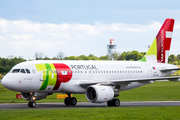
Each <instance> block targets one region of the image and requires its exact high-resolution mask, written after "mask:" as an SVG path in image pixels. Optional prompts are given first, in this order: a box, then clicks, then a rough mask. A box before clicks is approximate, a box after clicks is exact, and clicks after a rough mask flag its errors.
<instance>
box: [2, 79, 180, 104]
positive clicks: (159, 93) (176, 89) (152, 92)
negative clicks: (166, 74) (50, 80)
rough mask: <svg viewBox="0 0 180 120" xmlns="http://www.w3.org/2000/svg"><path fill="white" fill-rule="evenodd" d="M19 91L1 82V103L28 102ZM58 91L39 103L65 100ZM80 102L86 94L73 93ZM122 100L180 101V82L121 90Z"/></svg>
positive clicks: (84, 99)
mask: <svg viewBox="0 0 180 120" xmlns="http://www.w3.org/2000/svg"><path fill="white" fill-rule="evenodd" d="M16 94H19V92H14V91H10V90H8V89H6V88H4V87H3V86H2V85H1V84H0V103H27V102H28V101H25V100H23V99H16ZM57 94H58V93H54V94H53V95H49V96H48V97H47V98H46V99H42V100H39V101H37V103H47V102H49V103H51V102H63V101H64V100H63V99H56V96H57ZM73 96H74V97H76V98H77V100H78V102H87V100H86V97H85V95H84V94H73ZM118 98H119V99H120V100H121V101H180V82H169V81H157V82H155V83H154V84H148V85H145V86H142V87H139V88H135V89H131V90H126V91H121V92H120V95H119V97H118Z"/></svg>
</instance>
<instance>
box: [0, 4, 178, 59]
mask: <svg viewBox="0 0 180 120" xmlns="http://www.w3.org/2000/svg"><path fill="white" fill-rule="evenodd" d="M179 5H180V1H179V0H171V1H170V0H151V1H149V0H111V1H109V0H98V1H97V0H67V1H62V0H46V1H45V0H31V1H30V0H0V57H3V58H7V57H9V56H14V57H23V58H24V59H34V57H35V55H34V53H35V52H41V53H44V56H47V57H50V58H53V57H56V56H57V54H58V52H63V53H64V55H65V56H71V55H73V56H79V55H89V54H94V55H95V56H98V57H99V56H102V55H103V56H104V55H106V54H107V44H109V40H110V39H114V44H116V45H117V47H116V52H118V53H122V52H124V51H133V50H137V51H139V52H146V51H147V50H148V45H150V44H151V43H152V42H153V40H154V38H155V37H156V34H157V33H158V31H159V29H160V27H161V25H162V24H163V22H164V20H165V19H166V18H173V19H175V26H174V32H173V39H172V43H171V51H170V54H174V55H177V54H180V47H179V45H180V7H179Z"/></svg>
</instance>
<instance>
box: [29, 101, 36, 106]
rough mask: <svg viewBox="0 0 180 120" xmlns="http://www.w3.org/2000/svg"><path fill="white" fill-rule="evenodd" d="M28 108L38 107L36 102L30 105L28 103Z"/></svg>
mask: <svg viewBox="0 0 180 120" xmlns="http://www.w3.org/2000/svg"><path fill="white" fill-rule="evenodd" d="M28 106H29V107H36V102H29V103H28Z"/></svg>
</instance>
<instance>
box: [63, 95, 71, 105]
mask: <svg viewBox="0 0 180 120" xmlns="http://www.w3.org/2000/svg"><path fill="white" fill-rule="evenodd" d="M64 104H65V105H66V106H69V105H71V98H70V97H67V98H65V99H64Z"/></svg>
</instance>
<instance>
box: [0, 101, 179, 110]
mask: <svg viewBox="0 0 180 120" xmlns="http://www.w3.org/2000/svg"><path fill="white" fill-rule="evenodd" d="M139 106H180V101H147V102H121V105H120V107H139ZM92 107H94V108H95V107H107V104H106V103H101V104H98V103H87V102H84V103H83V102H79V103H77V105H76V106H65V105H64V103H37V106H36V107H35V108H29V107H28V105H27V103H18V104H0V110H7V109H64V108H92Z"/></svg>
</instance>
